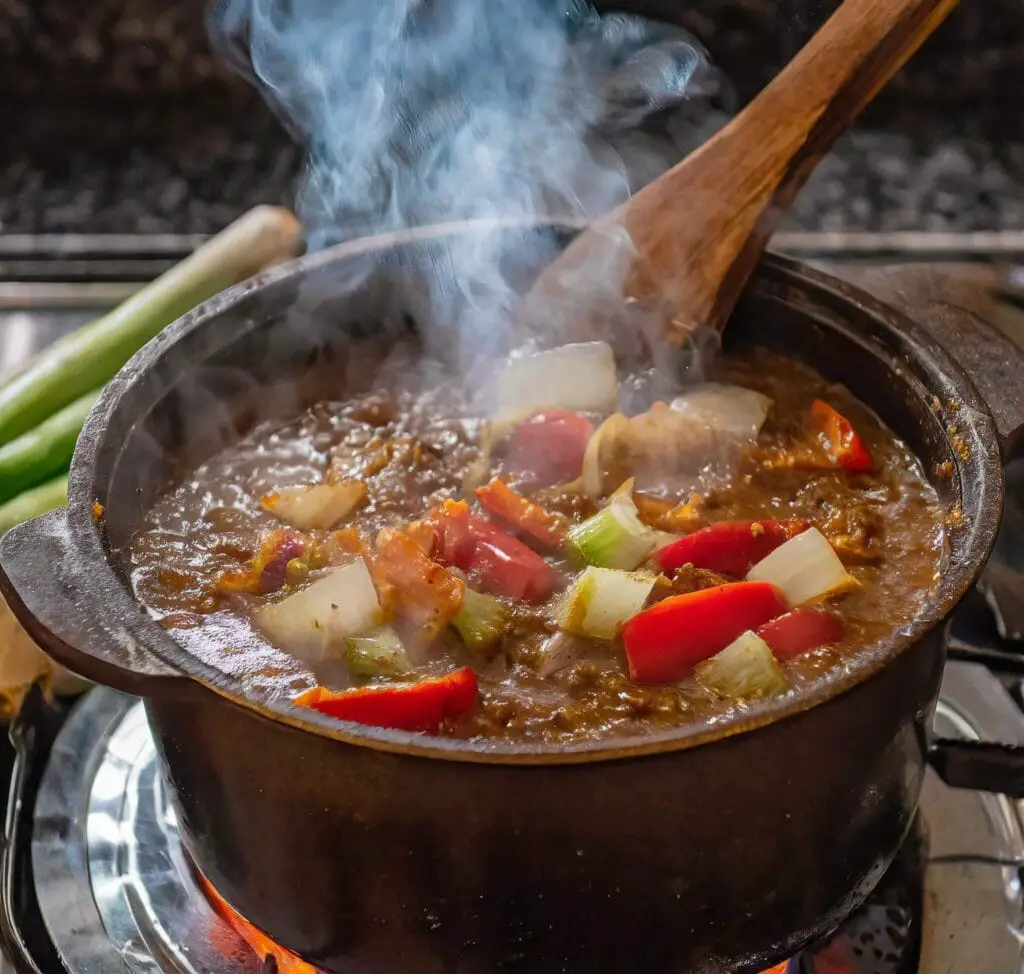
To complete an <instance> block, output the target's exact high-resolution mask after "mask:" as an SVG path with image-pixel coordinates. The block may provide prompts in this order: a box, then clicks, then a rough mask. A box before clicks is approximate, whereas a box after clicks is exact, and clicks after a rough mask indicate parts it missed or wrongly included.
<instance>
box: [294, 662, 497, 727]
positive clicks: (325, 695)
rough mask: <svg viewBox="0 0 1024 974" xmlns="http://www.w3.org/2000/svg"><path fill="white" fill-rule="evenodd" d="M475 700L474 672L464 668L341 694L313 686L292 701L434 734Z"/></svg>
mask: <svg viewBox="0 0 1024 974" xmlns="http://www.w3.org/2000/svg"><path fill="white" fill-rule="evenodd" d="M477 697H478V689H477V680H476V673H474V672H473V669H472V667H469V666H464V667H462V668H461V669H458V670H456V671H455V672H454V673H449V674H448V675H447V676H440V677H436V678H435V679H430V680H421V681H420V682H419V683H408V684H402V685H381V686H369V687H360V688H359V689H356V690H341V691H337V690H328V689H326V688H325V687H313V689H312V690H306V691H305V692H304V693H300V694H299V695H298V696H297V697H296V698H295V699H294V700H293V701H292V702H293V703H294V704H296V706H299V707H310V708H312V709H313V710H319V711H320V713H322V714H327V715H328V716H330V717H336V718H337V719H338V720H352V721H355V722H356V723H359V724H368V725H369V726H371V727H391V728H394V729H396V730H407V731H422V732H424V733H428V734H436V733H437V731H438V729H439V728H440V726H441V723H442V722H443V721H444V720H446V719H447V718H449V717H459V716H461V715H462V714H466V713H469V711H471V710H472V709H473V708H474V707H475V706H476V702H477Z"/></svg>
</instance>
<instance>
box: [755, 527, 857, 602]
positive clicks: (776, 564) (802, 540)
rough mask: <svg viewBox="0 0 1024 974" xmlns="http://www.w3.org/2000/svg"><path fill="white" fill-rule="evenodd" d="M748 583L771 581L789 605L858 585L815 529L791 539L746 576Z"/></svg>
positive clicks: (825, 539) (816, 598)
mask: <svg viewBox="0 0 1024 974" xmlns="http://www.w3.org/2000/svg"><path fill="white" fill-rule="evenodd" d="M747 579H748V580H749V581H751V582H770V583H771V584H772V585H774V586H775V587H776V588H777V589H779V590H780V591H781V592H782V594H783V595H784V596H785V597H786V601H787V602H788V603H789V604H790V605H791V606H796V605H803V604H804V603H805V602H817V601H820V600H821V599H824V598H827V597H828V596H829V595H834V594H837V593H839V592H843V591H846V590H847V589H849V588H852V587H853V586H855V585H856V584H857V582H856V580H855V579H854V577H853V576H852V575H850V574H849V573H848V572H847V571H846V569H845V568H844V567H843V563H842V562H841V561H840V560H839V556H838V555H837V554H836V553H835V551H833V550H832V545H830V544H829V543H828V539H827V538H826V537H825V535H823V534H822V533H821V532H820V531H819V530H818V529H817V528H808V529H807V530H806V531H804V532H802V533H801V534H798V535H797V536H796V537H795V538H790V539H789V540H788V541H787V542H785V543H784V544H782V545H780V546H779V547H778V548H776V549H775V550H774V551H773V552H772V553H771V554H770V555H768V556H767V557H766V558H763V559H762V560H761V561H759V562H758V563H757V564H756V565H754V567H753V568H751V569H750V571H749V573H748V574H747Z"/></svg>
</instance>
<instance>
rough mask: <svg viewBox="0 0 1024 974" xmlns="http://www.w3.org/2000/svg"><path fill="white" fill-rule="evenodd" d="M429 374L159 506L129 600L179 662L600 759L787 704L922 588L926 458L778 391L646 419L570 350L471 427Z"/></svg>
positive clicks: (505, 394)
mask: <svg viewBox="0 0 1024 974" xmlns="http://www.w3.org/2000/svg"><path fill="white" fill-rule="evenodd" d="M413 375H415V376H419V378H412V377H411V376H413ZM423 375H424V370H418V369H415V370H414V369H410V370H408V371H407V372H403V373H401V374H400V375H396V376H395V377H392V379H393V381H392V379H388V380H387V381H385V380H384V378H381V379H380V381H379V389H380V390H384V391H375V392H370V393H366V394H363V395H360V396H357V397H355V398H352V399H350V400H348V401H346V402H344V403H332V402H321V403H318V404H316V405H314V406H313V407H311V408H310V409H308V410H306V411H305V412H304V413H302V414H301V415H299V416H297V417H294V418H291V419H287V420H283V421H282V420H278V421H274V422H264V423H260V424H258V425H257V426H256V427H255V428H254V429H252V430H251V432H250V433H249V434H248V435H247V436H245V437H244V438H242V439H241V440H239V441H238V442H237V443H235V444H234V445H232V446H230V447H228V448H227V449H224V450H223V451H222V452H220V453H218V454H216V455H215V456H213V457H212V458H211V459H209V460H208V461H207V462H206V463H205V464H203V465H202V466H201V467H200V468H199V469H198V470H196V471H194V472H193V473H192V474H191V476H190V477H189V478H188V479H187V480H186V481H185V482H183V483H182V484H180V485H179V486H178V487H176V488H175V489H173V490H171V491H170V492H169V493H167V494H166V495H165V496H164V497H163V498H162V499H161V500H160V501H159V502H158V503H157V505H156V506H155V507H154V508H153V509H152V511H150V513H149V515H148V516H147V518H146V520H145V522H144V524H143V526H142V528H141V530H140V531H139V532H138V533H137V535H136V537H135V539H134V542H133V547H132V559H133V584H134V586H135V589H136V592H137V594H138V596H139V598H140V599H141V600H142V602H143V603H144V604H145V605H146V606H147V608H148V609H149V611H150V612H151V613H152V614H153V615H154V616H155V617H157V618H158V619H160V621H161V623H162V624H163V625H164V626H165V627H167V628H168V629H169V630H170V631H171V632H172V634H173V635H174V637H175V638H176V639H177V640H178V641H179V642H180V643H182V644H183V645H184V646H185V647H186V648H187V649H189V650H190V651H191V652H193V653H195V654H196V655H198V656H200V657H201V658H202V659H204V660H205V661H206V662H207V663H210V664H211V665H213V666H216V667H218V668H219V669H221V670H223V671H225V672H227V673H229V674H233V675H236V676H239V677H241V678H243V679H244V680H245V681H246V684H247V685H248V686H249V687H250V688H251V691H252V692H253V693H254V694H258V695H260V696H261V697H263V698H267V697H271V698H277V699H280V698H282V697H285V698H288V699H290V700H292V701H293V702H294V703H296V704H297V705H299V706H301V707H308V708H311V709H312V710H316V711H318V712H320V713H323V714H326V715H328V716H331V717H334V718H336V719H339V720H349V721H355V722H357V723H362V724H366V725H372V726H378V727H390V728H398V729H403V730H408V731H414V732H419V733H425V734H442V735H447V736H454V737H462V738H489V739H506V740H512V741H515V740H521V741H540V742H559V741H585V740H600V739H606V738H614V737H623V736H635V735H638V734H644V733H647V732H651V731H655V730H661V729H665V728H670V727H675V726H682V725H686V724H700V723H708V722H719V721H722V720H725V719H728V718H729V717H730V716H733V715H736V714H738V713H741V712H742V711H743V710H745V709H747V708H749V707H750V706H751V704H752V703H753V702H755V701H759V700H764V699H767V698H777V697H782V696H784V695H786V694H792V693H798V692H799V691H800V690H801V688H803V687H807V686H808V685H810V684H814V683H815V682H817V681H821V680H824V679H827V678H828V677H829V675H830V674H834V673H835V672H837V671H839V670H841V669H842V667H843V666H844V665H845V664H846V663H848V662H849V661H850V660H851V659H853V658H854V657H856V656H857V654H859V653H862V652H867V651H869V650H870V649H871V648H872V647H874V646H877V645H879V644H881V643H884V642H885V641H886V640H887V639H888V638H890V637H891V636H892V635H893V633H894V631H895V629H896V628H897V626H899V625H900V624H902V623H905V622H907V621H908V620H910V619H912V618H913V617H914V615H915V614H916V613H917V612H918V611H919V610H920V608H921V607H922V605H923V604H924V601H925V599H926V598H927V596H928V593H929V590H930V589H931V588H932V586H933V585H934V583H935V581H936V578H937V573H938V570H939V567H940V561H941V554H942V550H943V534H942V518H941V514H940V507H939V503H938V500H937V497H936V495H935V493H934V491H933V490H932V488H931V487H930V486H929V484H928V483H927V481H926V479H925V477H924V475H923V472H922V471H921V469H920V466H919V464H918V462H917V460H916V459H915V458H914V457H913V455H912V454H911V453H910V452H909V451H908V449H907V448H906V447H905V446H904V445H903V444H902V443H900V442H899V441H898V440H897V439H896V438H895V437H894V436H893V435H892V434H891V433H890V432H889V431H888V430H886V429H885V428H884V427H883V426H882V425H881V423H880V422H879V421H878V419H877V418H876V417H874V416H873V415H872V414H871V413H870V412H869V411H868V410H867V409H865V408H864V407H863V406H862V405H861V404H859V403H858V402H857V401H856V400H854V399H853V398H852V397H851V396H850V394H849V393H848V392H846V391H845V390H844V389H842V388H840V387H836V386H832V385H829V384H828V383H826V382H825V381H824V380H823V379H822V378H821V377H820V376H818V375H816V374H815V373H813V372H812V371H810V370H809V369H807V368H806V367H804V366H802V365H799V364H798V363H795V362H793V361H790V360H788V359H784V358H782V357H779V356H776V355H773V354H771V353H768V352H765V351H762V350H757V351H756V352H748V353H743V354H739V355H729V356H727V357H725V358H724V359H723V360H722V361H721V362H720V363H719V365H718V367H717V374H716V375H715V381H714V382H706V383H702V384H700V385H697V386H694V387H692V388H689V389H686V390H684V391H683V392H682V393H681V394H680V395H679V396H677V397H676V398H675V399H673V400H672V401H671V402H664V401H654V402H651V401H649V398H648V400H645V393H644V391H643V390H644V388H645V386H644V383H643V381H642V378H641V377H637V376H631V377H627V378H626V380H625V381H620V379H619V377H618V376H617V375H616V370H615V363H614V356H613V355H612V351H611V349H610V348H609V347H608V346H606V345H603V344H602V343H599V342H593V343H588V344H582V345H566V346H562V347H560V348H557V349H554V350H551V351H545V352H538V353H534V354H532V355H527V356H523V357H519V358H515V359H512V360H510V361H509V363H508V364H507V366H506V367H505V368H504V370H503V371H502V372H500V373H499V375H498V376H497V379H496V381H495V383H494V388H493V391H494V393H495V399H496V404H495V405H493V406H492V407H488V409H487V410H486V411H484V410H483V409H482V407H479V406H475V405H471V404H469V403H468V402H466V401H464V400H463V399H462V398H461V397H460V393H459V391H458V389H457V388H456V384H455V383H451V382H444V381H439V380H437V379H436V378H435V379H434V380H433V381H430V380H427V379H424V378H422V376H423ZM563 375H564V376H567V377H568V376H576V377H577V379H579V377H582V380H581V381H568V380H565V381H562V380H561V377H562V376H563Z"/></svg>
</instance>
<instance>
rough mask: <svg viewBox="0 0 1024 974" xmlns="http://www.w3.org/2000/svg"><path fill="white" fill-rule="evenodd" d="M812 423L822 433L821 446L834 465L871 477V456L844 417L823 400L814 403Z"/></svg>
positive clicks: (872, 465)
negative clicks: (867, 474) (868, 474)
mask: <svg viewBox="0 0 1024 974" xmlns="http://www.w3.org/2000/svg"><path fill="white" fill-rule="evenodd" d="M811 419H812V420H813V421H814V424H815V425H816V426H817V427H818V429H819V430H820V431H821V440H822V445H823V446H824V447H825V449H826V451H827V452H828V455H829V457H830V458H831V460H832V463H833V464H835V465H836V466H837V467H841V468H842V469H843V470H846V471H848V472H849V473H870V472H871V471H872V470H873V469H874V466H875V464H874V461H873V460H872V459H871V453H870V452H869V451H868V448H867V447H866V446H865V445H864V441H863V440H862V439H861V438H860V436H859V435H858V434H857V431H856V430H855V429H854V428H853V424H852V423H851V422H850V421H849V420H848V419H847V418H846V417H845V416H844V415H843V414H842V413H839V412H837V411H836V410H835V409H833V408H832V407H831V406H830V405H829V404H828V403H827V402H825V401H824V400H823V399H815V400H814V402H813V403H811Z"/></svg>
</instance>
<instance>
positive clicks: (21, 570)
mask: <svg viewBox="0 0 1024 974" xmlns="http://www.w3.org/2000/svg"><path fill="white" fill-rule="evenodd" d="M67 514H68V512H67V509H66V508H62V509H61V510H58V511H51V512H50V513H49V514H43V515H42V516H41V517H37V518H33V519H32V520H31V521H25V522H24V523H23V524H19V525H18V526H17V527H13V528H11V529H10V530H9V531H7V533H6V534H4V535H3V536H2V537H0V593H2V594H3V596H4V598H5V599H6V600H7V603H8V605H9V606H10V608H11V611H12V612H13V613H14V615H15V616H16V617H17V619H18V621H19V622H20V623H21V625H22V626H23V627H24V628H25V631H26V632H27V633H28V634H29V635H30V636H31V637H32V639H33V640H34V641H35V642H36V643H37V644H38V645H39V646H40V647H41V648H42V649H43V650H44V651H45V652H46V653H47V654H48V655H49V656H51V657H52V658H53V659H55V660H56V661H57V662H58V663H60V664H61V665H62V666H65V667H67V668H68V669H69V670H71V671H72V672H73V673H77V674H78V675H79V676H83V677H85V679H87V680H92V681H94V682H95V683H102V684H105V685H106V686H109V687H113V688H114V689H115V690H121V691H122V692H124V693H129V694H132V695H133V696H141V697H145V696H158V695H159V696H166V695H167V694H168V692H174V691H184V690H186V689H188V688H189V687H194V686H196V685H197V684H195V683H194V681H192V680H190V679H189V678H188V677H186V676H184V675H183V674H182V673H181V672H180V671H178V670H176V669H174V668H173V667H171V666H169V665H168V664H167V663H165V662H163V660H161V659H158V658H157V657H156V656H154V655H153V654H152V653H151V652H150V651H149V650H148V649H146V648H145V647H143V646H142V645H141V644H140V643H139V642H138V640H137V639H136V638H135V636H134V635H133V634H132V633H131V632H130V631H129V629H128V628H127V627H126V626H124V625H123V624H120V625H118V624H116V623H112V622H111V621H110V620H109V619H108V618H107V617H106V616H105V614H104V612H103V607H102V606H98V605H96V604H95V599H94V598H93V597H92V596H90V595H88V594H86V592H85V590H84V588H83V587H82V585H81V579H80V577H79V576H78V574H77V573H76V570H74V569H72V567H71V566H72V564H73V562H74V558H73V556H72V555H71V553H70V551H69V545H68V538H69V530H70V529H69V526H68V520H67Z"/></svg>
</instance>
